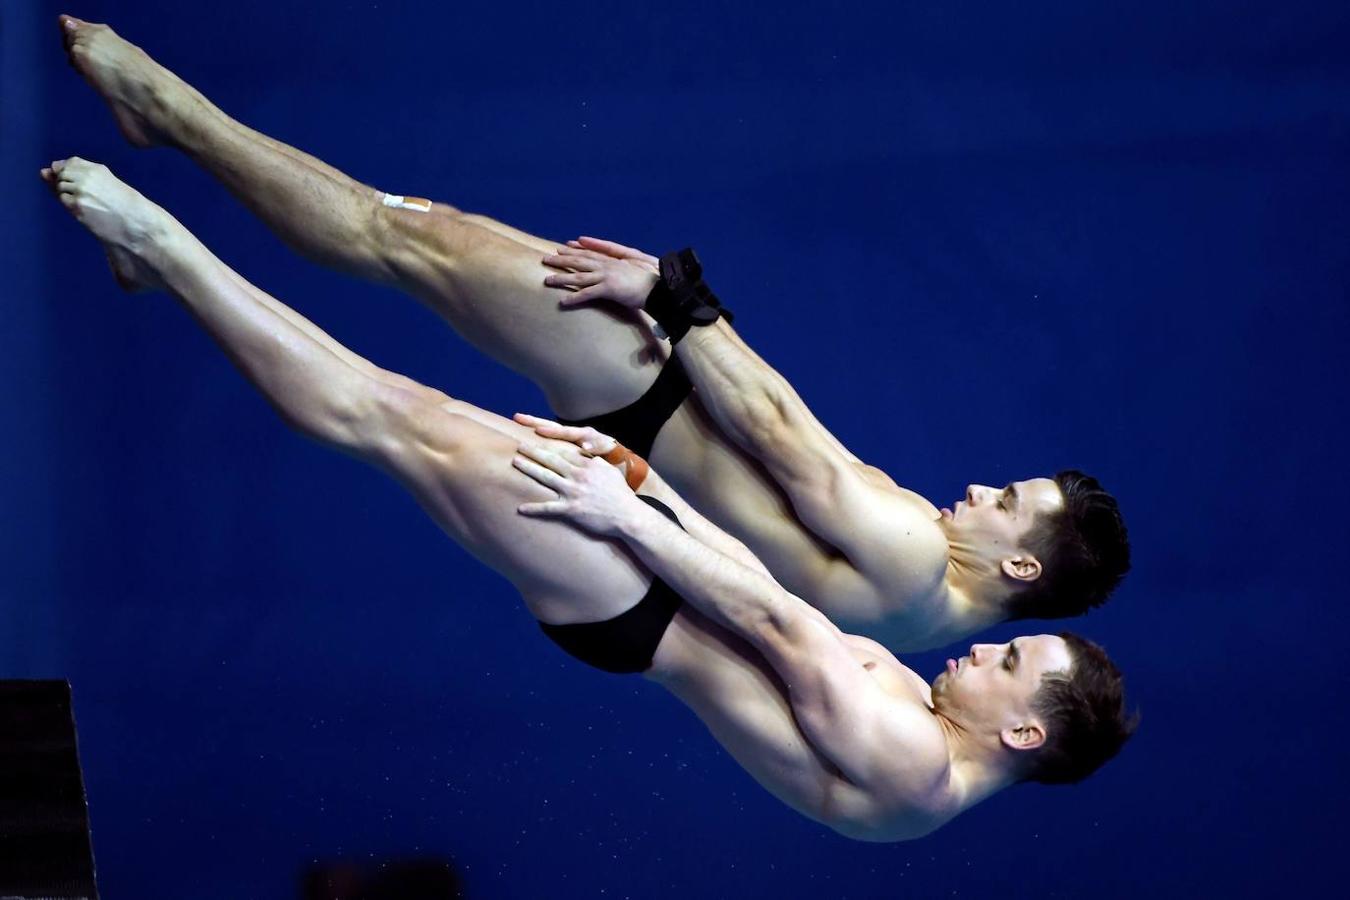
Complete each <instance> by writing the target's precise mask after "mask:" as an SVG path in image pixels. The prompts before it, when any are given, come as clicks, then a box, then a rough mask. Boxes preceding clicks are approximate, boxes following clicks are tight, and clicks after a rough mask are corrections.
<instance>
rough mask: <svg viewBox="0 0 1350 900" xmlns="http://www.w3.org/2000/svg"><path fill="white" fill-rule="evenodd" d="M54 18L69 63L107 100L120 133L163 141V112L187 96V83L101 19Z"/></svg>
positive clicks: (136, 141)
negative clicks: (100, 23) (57, 20)
mask: <svg viewBox="0 0 1350 900" xmlns="http://www.w3.org/2000/svg"><path fill="white" fill-rule="evenodd" d="M59 24H60V26H61V39H62V41H64V43H65V46H66V54H67V55H68V56H69V57H70V64H71V65H72V66H74V67H75V69H76V70H77V71H78V72H79V73H80V74H81V75H83V76H84V79H85V81H87V82H89V85H90V86H91V87H92V88H93V89H94V90H96V91H98V92H99V94H101V95H102V97H103V99H104V100H105V101H107V103H108V107H109V108H110V109H111V110H112V114H113V116H114V117H115V118H116V119H117V127H118V128H119V129H121V131H122V134H123V135H124V136H125V137H126V139H127V140H128V141H130V142H131V143H132V144H133V145H134V146H137V147H151V146H154V145H155V144H162V143H166V142H167V141H168V131H169V128H168V125H169V116H170V114H171V113H172V111H173V109H174V106H175V104H178V105H180V106H181V104H182V103H183V102H191V88H189V87H188V86H187V84H185V83H184V82H183V81H181V80H180V79H179V78H178V77H177V76H176V75H174V74H173V73H172V72H170V71H169V70H168V69H166V68H164V67H163V66H161V65H160V64H159V63H157V62H155V61H154V60H153V59H151V58H150V57H149V56H148V55H147V54H146V52H145V51H144V50H142V49H141V48H140V47H137V46H135V45H134V44H130V43H128V42H126V41H124V40H122V38H120V37H118V35H117V32H115V31H113V30H112V29H111V28H109V27H108V26H107V25H95V24H94V23H92V22H85V21H83V20H81V19H77V18H75V17H74V16H61V17H60V19H59Z"/></svg>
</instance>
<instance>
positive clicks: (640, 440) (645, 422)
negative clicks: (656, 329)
mask: <svg viewBox="0 0 1350 900" xmlns="http://www.w3.org/2000/svg"><path fill="white" fill-rule="evenodd" d="M693 389H694V388H693V385H692V384H690V383H689V376H688V375H687V374H686V373H685V371H684V366H683V365H681V364H680V361H679V360H678V359H676V358H675V357H674V356H672V357H670V359H668V360H666V364H665V365H664V366H662V367H661V374H659V375H657V376H656V380H655V381H653V382H652V386H651V387H649V388H647V391H646V393H644V394H643V395H642V396H641V397H639V398H637V399H636V400H634V401H633V402H632V403H630V404H628V405H627V406H625V407H623V408H622V409H616V410H614V411H613V412H607V413H601V414H600V415H598V416H591V417H590V418H589V419H572V420H568V419H559V420H558V421H560V422H562V423H563V424H564V425H589V426H591V427H592V428H594V429H595V430H596V431H598V432H600V433H601V434H607V435H609V436H610V437H612V438H614V440H616V441H618V442H619V443H620V444H623V445H624V446H625V447H627V448H628V449H629V450H632V451H633V452H634V453H636V454H637V455H638V456H644V457H645V456H650V455H651V453H652V444H653V443H655V442H656V435H657V432H659V431H660V430H661V426H662V425H664V424H666V420H667V419H669V418H670V417H671V416H673V415H674V414H675V410H677V409H679V408H680V404H681V403H683V402H684V398H685V397H688V396H689V392H690V391H692V390H693Z"/></svg>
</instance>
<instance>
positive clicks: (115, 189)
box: [41, 156, 178, 291]
mask: <svg viewBox="0 0 1350 900" xmlns="http://www.w3.org/2000/svg"><path fill="white" fill-rule="evenodd" d="M41 175H42V180H43V181H45V182H47V184H48V186H50V187H51V189H52V193H54V194H55V195H56V197H57V199H58V200H60V201H61V205H62V206H64V207H65V208H66V209H68V210H70V212H71V215H73V216H74V217H75V219H76V220H77V221H78V222H79V223H80V224H81V225H83V226H84V227H86V228H88V229H89V230H90V231H91V232H93V234H94V237H96V238H98V239H99V240H100V241H102V242H103V249H104V250H105V251H107V254H108V263H109V265H111V266H112V270H113V275H115V276H116V277H117V283H118V284H119V285H121V287H122V289H123V290H126V291H149V290H155V289H157V288H161V287H163V282H161V281H160V279H159V276H158V275H157V274H156V273H155V270H154V268H153V267H152V266H151V265H150V264H149V263H147V262H146V259H145V254H146V251H147V250H148V249H149V248H150V246H151V245H152V243H153V242H154V241H156V240H158V239H160V238H162V237H163V236H165V235H167V234H168V233H169V232H170V230H171V229H172V228H174V227H175V226H177V225H178V223H177V220H175V219H174V218H173V216H171V215H169V214H168V213H167V212H165V211H164V210H163V209H162V208H160V207H159V206H156V205H155V204H153V203H151V202H150V201H149V200H147V199H145V197H143V196H142V195H141V194H140V192H139V191H136V190H135V189H134V188H131V187H128V186H127V185H126V184H124V183H123V182H122V181H121V180H119V179H118V178H117V176H116V175H114V174H113V173H112V172H110V171H109V170H108V167H107V166H104V165H100V164H98V163H91V162H89V161H88V160H83V159H80V158H79V157H78V156H72V157H71V158H70V159H58V160H56V161H55V162H53V163H52V164H51V165H50V166H49V167H47V168H45V169H43V170H42V172H41Z"/></svg>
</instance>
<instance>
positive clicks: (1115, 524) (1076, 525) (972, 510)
mask: <svg viewBox="0 0 1350 900" xmlns="http://www.w3.org/2000/svg"><path fill="white" fill-rule="evenodd" d="M940 521H941V523H942V528H943V530H944V532H945V533H946V535H947V542H948V544H949V545H950V547H951V553H952V561H953V563H954V564H955V565H956V566H957V567H959V568H962V569H964V570H966V571H969V572H972V573H974V575H975V576H976V577H977V578H980V579H982V580H983V581H984V582H985V583H986V584H993V585H997V587H996V588H995V589H994V590H995V592H996V593H998V594H1000V596H1001V597H1002V602H1003V604H1004V608H1005V611H1006V613H1007V618H1009V619H1026V618H1033V617H1034V618H1041V619H1057V618H1063V617H1066V616H1075V615H1079V614H1080V613H1083V612H1086V611H1087V610H1088V609H1091V608H1092V607H1095V606H1100V605H1101V604H1102V603H1104V602H1106V598H1107V597H1108V596H1110V594H1111V591H1112V590H1114V589H1115V586H1116V585H1117V584H1119V583H1120V580H1121V578H1123V577H1124V576H1125V573H1126V572H1127V571H1129V568H1130V544H1129V536H1128V534H1127V533H1126V530H1125V522H1124V520H1123V519H1122V518H1121V515H1120V508H1119V507H1118V506H1117V504H1116V499H1115V498H1114V497H1112V496H1111V495H1110V494H1109V493H1107V492H1106V491H1105V490H1103V489H1102V486H1101V484H1099V483H1098V481H1097V479H1095V478H1092V477H1089V476H1087V475H1084V474H1083V473H1082V472H1078V471H1075V470H1072V469H1068V470H1065V471H1063V472H1060V473H1059V474H1058V475H1056V476H1055V477H1054V478H1032V479H1030V480H1027V481H1014V482H1012V483H1010V484H1008V485H1007V486H1006V487H1003V488H995V487H989V486H987V485H981V484H972V485H970V486H969V487H967V488H966V496H965V499H963V500H961V501H960V502H958V503H957V504H956V505H955V506H953V507H952V509H951V510H945V509H944V510H943V511H942V518H941V520H940Z"/></svg>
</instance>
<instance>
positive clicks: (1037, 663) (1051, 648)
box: [933, 634, 1073, 746]
mask: <svg viewBox="0 0 1350 900" xmlns="http://www.w3.org/2000/svg"><path fill="white" fill-rule="evenodd" d="M1072 664H1073V656H1072V654H1071V653H1070V652H1069V647H1068V645H1067V644H1065V643H1064V639H1063V638H1061V637H1059V636H1057V635H1053V634H1038V635H1035V636H1031V637H1019V638H1014V639H1013V640H1011V641H1009V642H1008V643H1006V644H975V645H973V646H972V647H971V648H970V653H969V654H968V655H966V656H963V657H961V658H960V659H949V660H947V668H946V670H945V671H944V672H942V673H941V674H940V675H938V677H937V678H935V679H934V680H933V707H934V708H935V709H936V710H937V711H938V712H940V713H942V714H943V715H944V716H946V717H947V718H948V719H950V720H952V721H953V722H957V723H959V724H961V725H962V726H964V727H966V728H969V729H972V730H974V731H976V732H979V733H984V734H992V733H998V734H1001V735H1004V734H1006V733H1007V732H1009V731H1016V730H1017V729H1019V728H1024V727H1027V726H1028V725H1030V724H1031V723H1034V722H1035V719H1036V717H1035V713H1034V712H1033V711H1032V708H1031V701H1032V699H1033V698H1034V697H1035V696H1036V692H1037V691H1038V690H1040V687H1041V678H1042V676H1044V675H1045V674H1046V673H1047V672H1067V671H1068V670H1069V667H1070V666H1071V665H1072ZM1042 737H1043V734H1042ZM1037 746H1039V744H1037Z"/></svg>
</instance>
